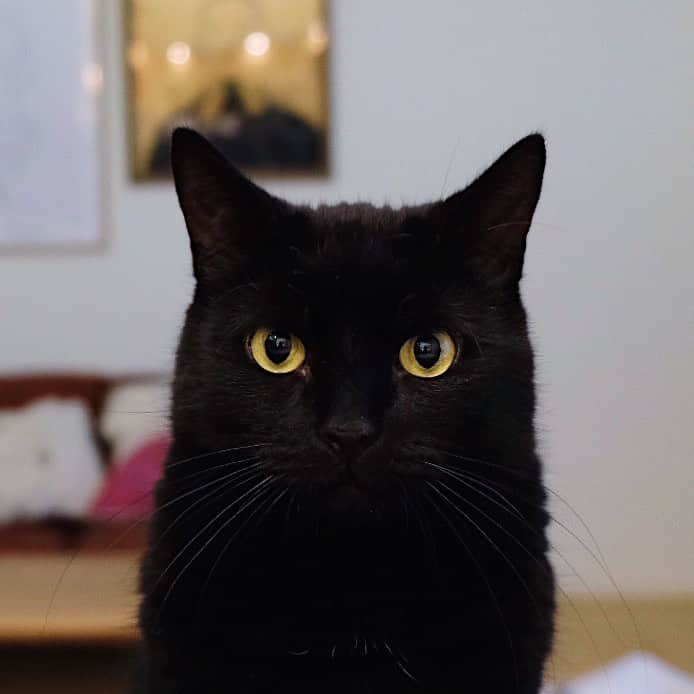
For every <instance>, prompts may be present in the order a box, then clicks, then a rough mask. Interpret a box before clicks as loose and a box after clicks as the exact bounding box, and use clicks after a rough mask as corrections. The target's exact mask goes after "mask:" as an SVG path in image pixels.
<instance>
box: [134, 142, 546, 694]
mask: <svg viewBox="0 0 694 694" xmlns="http://www.w3.org/2000/svg"><path fill="white" fill-rule="evenodd" d="M544 162H545V150H544V142H543V140H542V138H541V137H540V136H539V135H532V136H529V137H527V138H525V139H524V140H522V141H521V142H519V143H517V144H516V145H514V147H512V148H511V149H510V150H508V151H507V152H506V153H505V154H504V155H503V156H502V157H501V158H500V159H499V160H498V161H497V162H496V163H495V164H494V165H493V166H492V167H491V168H490V169H488V170H487V171H486V172H485V173H484V174H483V175H482V176H481V177H480V178H478V179H477V180H476V181H475V182H474V183H473V184H471V185H470V186H469V187H468V188H466V189H465V190H464V191H462V192H460V193H457V194H456V195H454V196H452V197H450V198H448V199H447V200H445V201H442V202H438V203H433V204H430V205H423V206H419V207H411V208H404V209H400V210H393V209H390V208H375V207H372V206H370V205H366V204H359V205H338V206H335V207H320V208H318V209H308V208H305V207H296V206H292V205H289V204H288V203H285V202H282V201H279V200H277V199H275V198H273V197H272V196H270V195H269V194H267V193H266V192H264V191H262V190H261V189H260V188H258V187H256V186H254V185H253V184H252V183H250V182H249V181H248V180H246V179H245V178H244V177H243V176H241V174H239V173H238V172H237V171H236V170H234V169H233V168H232V167H231V166H230V165H229V164H228V163H227V162H226V161H225V160H224V159H223V158H222V157H221V155H219V154H218V153H217V152H216V151H215V150H214V149H212V148H211V147H210V146H209V145H208V144H207V143H206V142H205V141H204V140H203V139H202V138H201V137H200V136H198V135H197V134H195V133H194V132H192V131H189V130H179V131H177V132H176V133H175V134H174V140H173V167H174V174H175V180H176V186H177V191H178V195H179V200H180V203H181V207H182V209H183V212H184V215H185V217H186V222H187V226H188V230H189V232H190V237H191V247H192V250H193V258H194V268H195V275H196V279H197V286H196V291H195V297H194V299H193V302H192V304H191V306H190V309H189V310H188V314H187V318H186V323H185V327H184V329H183V334H182V337H181V343H180V348H179V352H178V360H177V368H176V377H175V383H174V398H173V412H172V423H173V436H174V441H173V446H172V449H171V452H170V455H169V460H168V462H167V467H166V473H165V476H164V479H163V480H162V482H161V483H160V485H159V488H158V493H157V505H158V510H157V513H156V515H155V517H154V521H153V523H152V528H151V538H150V545H149V550H148V553H147V556H146V559H145V561H144V566H143V572H142V592H143V601H142V609H141V626H142V632H143V635H144V647H143V650H144V653H143V655H144V658H143V664H144V668H143V670H144V672H143V691H144V692H147V693H148V694H172V693H174V692H176V693H186V694H194V693H195V694H199V693H205V692H215V693H217V692H235V693H238V694H245V693H247V692H276V693H279V694H282V693H289V692H291V693H294V692H296V693H297V694H299V693H301V694H313V693H315V694H318V693H320V694H324V693H325V692H330V694H357V693H359V694H366V693H372V694H385V693H391V692H398V693H402V694H404V693H406V692H431V693H443V692H475V693H478V692H480V693H481V692H485V693H491V694H497V693H498V694H513V693H514V692H515V693H516V694H535V693H536V692H538V691H539V688H540V683H541V679H542V673H543V664H544V661H545V658H546V657H547V654H548V652H549V649H550V646H551V641H552V631H553V611H554V582H553V577H552V571H551V568H550V565H549V563H548V561H547V559H546V551H547V542H546V538H545V526H546V524H547V514H546V512H545V508H544V507H545V493H544V490H543V485H542V480H541V466H540V461H539V459H538V457H537V454H536V450H535V434H534V428H533V418H534V407H535V395H534V385H533V357H532V351H531V346H530V343H529V340H528V334H527V328H526V318H525V313H524V310H523V306H522V304H521V299H520V294H519V290H518V282H519V280H520V277H521V271H522V263H523V253H524V250H525V237H526V233H527V231H528V229H529V226H530V220H531V218H532V215H533V212H534V209H535V205H536V203H537V200H538V198H539V194H540V187H541V183H542V174H543V170H544ZM260 326H266V327H271V328H277V329H283V330H287V331H291V332H293V333H294V334H296V335H298V336H299V337H300V338H301V339H302V340H303V342H304V343H305V345H306V352H307V357H306V362H305V365H304V367H302V368H301V369H299V370H298V371H296V372H293V373H290V374H283V375H276V374H271V373H268V372H266V371H263V370H262V369H261V368H260V367H259V366H258V365H257V364H255V363H254V361H253V360H252V359H251V358H250V356H249V353H248V336H249V335H250V334H252V333H253V331H254V330H255V329H256V328H258V327H260ZM434 330H446V331H448V332H449V333H450V334H451V335H452V336H453V338H454V340H455V342H456V344H457V346H458V352H459V354H458V358H457V360H456V362H455V363H454V365H453V366H452V367H451V368H450V370H449V371H447V372H446V373H444V374H443V375H441V376H439V377H437V378H431V379H424V378H417V377H415V376H412V375H410V374H409V373H407V372H405V371H404V370H403V368H402V367H401V366H400V365H399V362H398V357H397V355H398V351H399V349H400V346H401V345H402V344H403V342H404V341H406V340H407V339H408V338H410V337H411V336H414V335H420V334H427V333H431V332H432V331H434ZM230 449H231V450H230ZM231 473H235V474H236V477H231V478H225V476H226V475H229V474H231ZM224 484H226V486H223V485H224ZM203 485H204V486H203Z"/></svg>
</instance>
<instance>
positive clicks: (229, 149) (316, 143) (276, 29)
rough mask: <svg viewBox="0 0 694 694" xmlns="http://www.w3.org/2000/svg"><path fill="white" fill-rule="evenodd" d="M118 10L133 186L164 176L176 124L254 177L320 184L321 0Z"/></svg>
mask: <svg viewBox="0 0 694 694" xmlns="http://www.w3.org/2000/svg"><path fill="white" fill-rule="evenodd" d="M123 1H124V20H125V31H124V37H125V46H124V53H125V63H126V69H127V75H128V80H127V95H126V102H127V110H128V129H129V155H130V174H131V177H132V179H133V180H135V181H138V182H142V181H156V180H166V179H168V178H169V177H170V170H169V155H170V152H169V148H170V135H171V132H172V130H173V129H174V128H175V127H177V126H181V125H184V126H188V127H193V128H195V129H196V130H198V131H200V132H201V133H202V134H203V135H205V136H206V137H207V138H208V139H209V140H210V141H211V142H212V143H213V144H214V145H215V146H217V147H218V148H219V149H220V151H222V152H223V153H224V154H225V155H226V156H227V157H228V158H229V159H230V160H231V161H232V162H233V163H234V164H236V165H237V166H239V168H241V169H243V170H245V171H249V172H252V173H253V174H254V175H272V176H282V177H286V176H325V175H327V173H328V151H329V131H330V128H329V120H330V119H329V90H328V60H329V45H330V36H329V31H328V3H327V0H293V1H292V2H291V3H287V2H286V0H176V2H175V3H172V2H171V0H146V1H144V0H123Z"/></svg>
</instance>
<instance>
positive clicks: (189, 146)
mask: <svg viewBox="0 0 694 694" xmlns="http://www.w3.org/2000/svg"><path fill="white" fill-rule="evenodd" d="M171 168H172V170H173V177H174V183H175V185H176V193H177V195H178V201H179V204H180V206H181V210H182V211H183V216H184V217H185V221H186V226H187V228H188V235H189V237H190V248H191V251H192V254H193V270H194V273H195V277H196V279H197V280H198V282H203V283H204V282H215V281H224V280H225V278H229V277H231V276H232V275H233V273H234V272H235V271H236V270H238V268H239V267H240V265H241V264H242V262H243V260H244V259H245V258H246V257H248V256H249V255H252V254H253V252H254V250H255V249H257V248H258V247H259V246H260V247H262V243H263V234H264V232H265V230H267V229H268V228H270V227H271V224H272V219H273V217H274V216H275V215H277V214H278V213H279V211H280V209H281V206H282V203H281V201H279V200H277V199H276V198H274V197H272V196H271V195H270V194H269V193H266V192H265V191H264V190H263V189H262V188H259V187H258V186H256V185H255V184H254V183H252V182H251V181H249V180H248V179H247V178H246V177H245V176H244V175H243V174H241V173H240V172H239V171H238V170H237V169H236V168H235V167H234V166H232V165H231V164H230V163H229V161H228V160H227V159H226V157H224V155H223V154H222V153H221V152H219V150H217V149H216V148H215V147H214V146H213V145H211V144H210V143H209V142H208V141H207V140H206V139H205V138H204V137H203V136H202V135H200V134H199V133H197V132H195V131H194V130H190V129H188V128H177V129H176V130H175V131H174V133H173V136H172V140H171Z"/></svg>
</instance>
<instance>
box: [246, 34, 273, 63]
mask: <svg viewBox="0 0 694 694" xmlns="http://www.w3.org/2000/svg"><path fill="white" fill-rule="evenodd" d="M271 43H272V42H271V41H270V37H269V36H268V35H267V34H264V33H263V32H262V31H254V32H253V33H252V34H248V36H246V38H245V39H244V42H243V48H244V50H245V51H246V53H248V54H249V55H252V56H254V57H255V58H260V57H261V56H263V55H265V54H266V53H267V52H268V51H269V50H270V44H271Z"/></svg>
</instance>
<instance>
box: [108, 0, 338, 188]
mask: <svg viewBox="0 0 694 694" xmlns="http://www.w3.org/2000/svg"><path fill="white" fill-rule="evenodd" d="M134 1H135V0H122V5H121V56H122V58H121V64H122V65H123V69H124V73H125V74H124V84H125V109H126V113H125V121H126V133H127V134H126V139H127V157H128V161H127V168H128V172H129V177H130V180H131V181H132V182H134V183H166V182H170V181H171V176H167V175H165V174H160V173H154V174H144V175H143V174H141V173H138V172H137V170H136V166H135V153H136V135H135V133H136V128H137V119H136V116H135V108H134V103H135V78H134V75H133V71H132V69H131V67H130V65H129V63H128V60H127V54H128V46H129V42H130V39H131V35H132V5H133V2H134ZM318 1H319V3H320V6H321V15H322V17H323V19H324V22H325V25H326V27H327V28H328V34H329V36H330V46H329V47H328V49H327V50H326V51H325V53H324V54H323V56H322V58H321V68H320V69H321V75H320V78H321V82H322V89H323V93H324V95H325V119H326V128H325V134H324V142H325V145H324V148H323V156H322V158H321V160H320V161H318V162H317V163H316V165H315V166H312V167H310V168H301V167H297V168H295V169H285V168H281V167H278V168H274V167H267V168H265V167H240V168H243V170H244V172H246V173H248V174H249V175H250V176H251V177H252V178H254V179H256V180H257V179H260V178H276V179H281V180H288V179H292V180H296V179H319V178H327V177H329V176H330V175H331V173H332V115H333V113H332V98H331V97H332V94H331V90H330V84H331V82H330V75H331V56H332V43H333V41H334V33H333V27H332V16H331V12H330V2H329V0H318Z"/></svg>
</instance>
